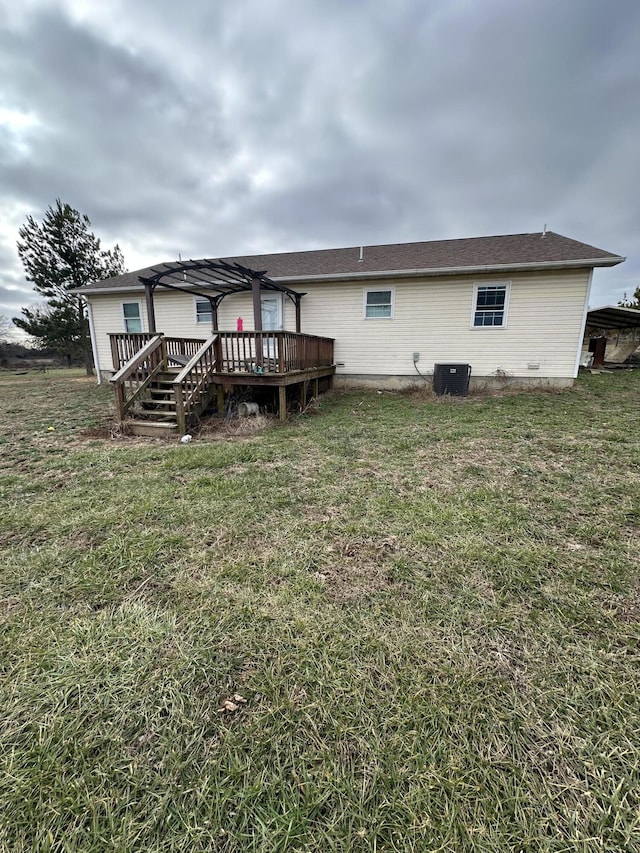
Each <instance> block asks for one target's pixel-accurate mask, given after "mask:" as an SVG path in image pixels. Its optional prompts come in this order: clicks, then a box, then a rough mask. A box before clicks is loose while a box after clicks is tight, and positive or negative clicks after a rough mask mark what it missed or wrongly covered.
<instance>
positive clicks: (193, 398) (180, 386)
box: [171, 334, 219, 433]
mask: <svg viewBox="0 0 640 853" xmlns="http://www.w3.org/2000/svg"><path fill="white" fill-rule="evenodd" d="M218 340H219V336H218V335H217V334H215V335H211V337H209V338H207V340H206V341H205V342H204V343H203V345H202V346H201V347H200V349H199V350H198V351H197V352H196V353H195V355H194V356H193V358H192V359H191V360H190V361H189V362H187V364H185V366H184V367H183V368H182V370H181V371H180V373H178V375H177V376H176V378H175V379H174V380H173V382H172V383H171V384H172V385H173V391H174V395H175V398H176V419H177V422H178V432H181V433H184V432H185V430H186V425H187V417H188V415H190V414H191V413H192V411H193V409H194V408H195V406H196V404H197V403H198V402H199V401H200V399H201V398H202V397H203V396H204V394H205V393H206V391H207V389H208V386H209V381H208V380H209V379H210V377H211V376H212V375H213V374H214V373H216V372H217V367H218V360H219V359H218V353H216V355H215V357H214V358H213V360H210V359H207V356H208V355H209V353H210V352H211V350H212V349H214V348H215V347H216V345H217V343H218ZM207 362H208V363H207ZM194 371H195V372H196V378H195V379H192V377H191V374H192V373H193V372H194ZM188 385H190V387H187V386H188Z"/></svg>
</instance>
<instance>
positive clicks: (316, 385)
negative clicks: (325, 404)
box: [313, 376, 320, 400]
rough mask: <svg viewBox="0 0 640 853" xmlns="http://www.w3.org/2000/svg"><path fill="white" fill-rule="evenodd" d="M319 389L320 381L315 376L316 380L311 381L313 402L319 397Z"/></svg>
mask: <svg viewBox="0 0 640 853" xmlns="http://www.w3.org/2000/svg"><path fill="white" fill-rule="evenodd" d="M319 388H320V380H319V379H318V377H317V376H316V378H315V379H314V380H313V397H314V399H315V400H317V399H318V396H319V394H318V391H319Z"/></svg>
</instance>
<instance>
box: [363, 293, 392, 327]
mask: <svg viewBox="0 0 640 853" xmlns="http://www.w3.org/2000/svg"><path fill="white" fill-rule="evenodd" d="M364 316H365V319H367V320H373V319H379V318H381V317H386V318H388V319H391V318H393V289H392V288H386V289H384V290H382V289H380V290H379V289H377V288H376V289H373V288H368V289H367V290H365V292H364Z"/></svg>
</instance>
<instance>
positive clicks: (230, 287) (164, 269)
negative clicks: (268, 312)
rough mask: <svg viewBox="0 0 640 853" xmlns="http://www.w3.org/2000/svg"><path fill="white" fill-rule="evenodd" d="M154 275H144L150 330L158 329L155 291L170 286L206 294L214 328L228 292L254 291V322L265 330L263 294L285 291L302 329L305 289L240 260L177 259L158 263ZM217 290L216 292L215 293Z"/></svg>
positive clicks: (297, 327)
mask: <svg viewBox="0 0 640 853" xmlns="http://www.w3.org/2000/svg"><path fill="white" fill-rule="evenodd" d="M151 273H152V274H151V275H149V276H140V279H139V280H140V282H141V283H142V284H143V285H144V289H145V297H146V303H147V317H148V323H149V331H150V332H154V333H155V331H156V322H155V310H154V305H153V294H154V291H155V289H156V287H166V288H168V289H170V290H180V291H183V292H184V293H190V294H192V295H194V296H202V297H203V298H204V299H208V300H209V302H210V304H211V309H212V318H213V328H214V330H217V326H218V306H219V304H220V302H222V300H223V299H224V298H225V296H230V295H232V294H234V293H245V292H248V291H251V294H252V301H253V323H254V329H255V331H258V332H259V331H262V303H261V298H260V294H261V291H263V290H266V291H269V292H272V293H282V294H284V295H285V296H287V297H288V298H289V299H291V301H292V302H293V303H294V305H295V311H296V332H300V329H301V322H300V300H301V298H302V296H304V294H303V293H298V291H296V290H293V289H292V288H290V287H286V286H285V285H282V284H278V283H277V282H275V281H272V279H270V278H269V277H268V276H267V274H266V270H259V271H255V270H250V269H249V268H248V267H243V266H242V265H241V264H238V263H237V262H235V261H234V262H233V263H229V262H228V261H224V260H209V259H204V260H201V261H194V260H188V261H175V262H173V263H165V264H162V265H161V267H154V268H152V270H151ZM212 293H213V294H215V296H214V295H212Z"/></svg>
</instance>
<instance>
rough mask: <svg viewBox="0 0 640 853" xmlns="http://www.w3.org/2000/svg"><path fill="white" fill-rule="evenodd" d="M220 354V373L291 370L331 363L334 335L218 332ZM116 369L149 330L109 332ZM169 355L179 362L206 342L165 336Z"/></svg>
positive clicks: (218, 360) (127, 360) (126, 360)
mask: <svg viewBox="0 0 640 853" xmlns="http://www.w3.org/2000/svg"><path fill="white" fill-rule="evenodd" d="M216 334H217V336H218V338H219V346H220V358H219V359H217V361H216V364H217V367H216V371H217V372H218V373H254V374H256V373H257V374H260V373H289V372H291V371H293V370H310V369H312V368H316V367H330V366H331V365H332V364H333V338H323V337H319V336H317V335H305V334H300V333H298V332H283V331H275V332H271V331H263V332H216ZM109 337H110V339H111V353H112V358H113V368H114V370H120V368H121V367H122V366H123V365H125V364H127V363H128V362H129V360H130V359H131V358H132V357H133V356H135V354H136V353H137V352H138V351H139V350H140V348H141V347H142V346H144V344H145V343H146V342H147V341H149V340H150V339H151V338H152V337H153V336H152V335H150V334H148V333H124V332H123V333H118V334H112V335H110V336H109ZM164 340H165V342H166V347H167V357H168V359H169V361H171V357H172V356H179V359H178V361H179V363H183V364H184V360H185V358H192V357H193V356H194V355H195V354H196V353H197V352H198V351H199V349H200V348H201V347H202V346H203V344H204V343H205V341H204V340H202V339H199V338H164Z"/></svg>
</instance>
